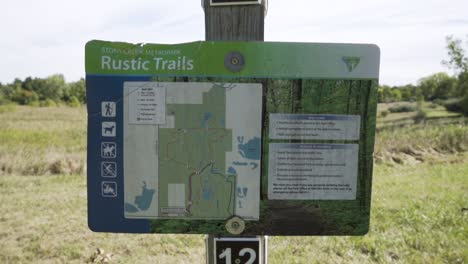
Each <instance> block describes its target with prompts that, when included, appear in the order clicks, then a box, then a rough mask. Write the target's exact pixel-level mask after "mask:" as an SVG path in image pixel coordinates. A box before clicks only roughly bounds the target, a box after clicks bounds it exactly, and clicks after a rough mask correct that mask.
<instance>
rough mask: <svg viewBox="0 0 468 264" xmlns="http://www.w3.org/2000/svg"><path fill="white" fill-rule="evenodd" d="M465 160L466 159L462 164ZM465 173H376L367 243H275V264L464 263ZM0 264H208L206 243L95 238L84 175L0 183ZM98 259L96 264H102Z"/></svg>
mask: <svg viewBox="0 0 468 264" xmlns="http://www.w3.org/2000/svg"><path fill="white" fill-rule="evenodd" d="M465 157H466V155H465ZM467 175H468V164H467V163H454V164H440V165H432V166H431V165H428V164H424V163H423V164H418V165H415V166H396V167H389V166H377V168H376V172H375V175H374V185H373V198H372V217H371V229H370V232H369V234H368V235H366V236H364V237H271V238H270V243H269V247H270V250H269V256H270V262H271V263H388V262H399V263H466V262H467V261H468V251H467V250H468V211H466V209H467V208H468V182H467V180H466V179H467V178H466V177H467ZM0 188H1V190H2V192H0V200H1V201H2V202H1V211H2V213H3V214H2V216H1V217H0V263H17V262H34V263H40V262H43V263H51V262H52V263H53V262H66V263H73V262H75V263H84V262H87V261H92V260H95V259H96V257H97V256H96V254H95V251H96V249H97V248H100V249H102V250H103V252H104V253H102V254H100V255H99V256H101V257H105V256H106V254H111V255H110V256H111V262H115V263H203V261H204V257H205V252H204V250H205V249H204V240H203V239H204V237H203V236H202V235H158V234H154V235H131V234H103V233H93V232H91V231H89V230H88V227H87V219H86V214H87V213H86V182H85V177H84V176H77V175H75V176H73V175H67V176H55V175H51V176H43V177H35V176H2V177H0ZM99 256H98V257H99Z"/></svg>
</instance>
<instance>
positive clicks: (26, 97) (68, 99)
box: [0, 74, 86, 106]
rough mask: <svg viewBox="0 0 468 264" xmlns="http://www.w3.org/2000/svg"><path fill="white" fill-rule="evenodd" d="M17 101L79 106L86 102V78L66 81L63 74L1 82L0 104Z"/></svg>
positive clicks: (32, 104) (31, 103)
mask: <svg viewBox="0 0 468 264" xmlns="http://www.w3.org/2000/svg"><path fill="white" fill-rule="evenodd" d="M7 103H17V104H21V105H31V106H55V105H58V104H67V105H70V106H79V105H81V104H85V103H86V85H85V80H84V79H83V78H81V79H80V80H79V81H76V82H69V83H67V82H66V81H65V78H64V77H63V75H62V74H54V75H51V76H49V77H46V78H32V77H27V78H26V79H24V80H21V79H19V78H16V79H15V80H14V81H13V82H12V83H8V84H2V83H0V104H7Z"/></svg>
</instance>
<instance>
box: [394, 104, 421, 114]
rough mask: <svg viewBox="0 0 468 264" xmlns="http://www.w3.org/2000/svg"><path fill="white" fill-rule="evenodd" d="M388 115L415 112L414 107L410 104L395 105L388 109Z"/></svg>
mask: <svg viewBox="0 0 468 264" xmlns="http://www.w3.org/2000/svg"><path fill="white" fill-rule="evenodd" d="M388 111H390V113H404V112H414V111H416V107H414V106H412V105H410V104H402V105H395V106H392V107H390V108H389V109H388Z"/></svg>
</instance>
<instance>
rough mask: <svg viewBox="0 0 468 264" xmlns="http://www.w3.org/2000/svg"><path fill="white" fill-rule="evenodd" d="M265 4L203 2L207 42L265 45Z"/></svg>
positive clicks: (210, 244)
mask: <svg viewBox="0 0 468 264" xmlns="http://www.w3.org/2000/svg"><path fill="white" fill-rule="evenodd" d="M266 1H267V0H262V3H261V4H258V5H232V6H231V5H230V6H210V0H202V6H203V9H204V10H205V40H212V41H263V40H264V28H265V26H264V25H265V22H264V20H265V14H266ZM214 238H215V236H213V235H208V236H207V239H206V249H207V252H206V262H207V263H208V264H212V263H215V260H214V254H213V250H214V249H213V248H214ZM260 239H261V241H262V243H261V247H262V250H261V251H262V254H263V261H262V262H263V263H268V260H267V239H266V238H265V237H264V236H261V237H260ZM263 263H261V264H263Z"/></svg>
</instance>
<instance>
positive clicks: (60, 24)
mask: <svg viewBox="0 0 468 264" xmlns="http://www.w3.org/2000/svg"><path fill="white" fill-rule="evenodd" d="M467 10H468V1H466V0H442V1H439V0H433V1H431V0H406V1H403V0H353V1H349V0H328V1H311V0H288V1H286V0H269V3H268V11H267V12H268V13H267V16H266V19H265V41H282V42H332V43H373V44H377V45H378V46H379V47H380V49H381V59H380V62H381V67H380V83H382V84H387V85H404V84H408V83H413V84H416V83H417V81H418V80H419V79H420V78H422V77H425V76H428V75H430V74H433V73H436V72H441V71H446V72H449V70H448V69H447V68H446V67H445V66H443V65H442V64H441V61H442V60H444V59H447V51H446V49H445V46H446V43H445V37H446V36H447V35H454V36H455V37H457V38H461V39H464V40H468V11H467ZM1 13H2V14H1V15H0V36H1V37H0V58H1V59H0V82H2V83H9V82H12V81H13V80H14V78H20V79H24V78H26V77H28V76H32V77H40V78H43V77H47V76H49V75H52V74H56V73H62V74H64V76H65V78H66V80H67V81H76V80H78V79H80V78H81V77H85V72H84V47H85V44H86V42H87V41H89V40H92V39H100V40H108V41H124V42H132V43H183V42H191V41H197V40H203V39H204V36H205V33H204V12H203V9H202V7H201V2H200V0H179V1H162V0H141V1H123V0H112V1H109V0H99V1H90V0H81V1H63V0H62V1H59V0H41V1H36V0H32V1H31V0H30V1H27V0H15V1H5V2H3V3H2V12H1ZM465 47H466V46H465Z"/></svg>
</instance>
